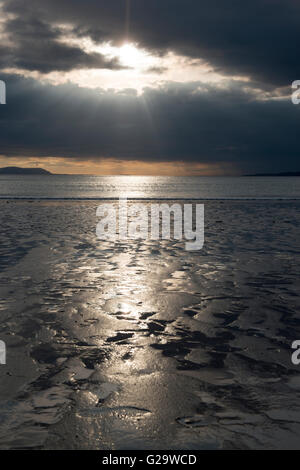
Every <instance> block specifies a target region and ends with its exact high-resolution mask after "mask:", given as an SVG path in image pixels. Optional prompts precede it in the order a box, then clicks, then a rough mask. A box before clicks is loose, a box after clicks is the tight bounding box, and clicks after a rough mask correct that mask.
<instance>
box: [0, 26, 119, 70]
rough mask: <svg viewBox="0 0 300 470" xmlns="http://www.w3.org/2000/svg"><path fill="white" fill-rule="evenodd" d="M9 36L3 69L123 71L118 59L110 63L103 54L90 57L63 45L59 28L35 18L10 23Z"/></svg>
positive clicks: (3, 58)
mask: <svg viewBox="0 0 300 470" xmlns="http://www.w3.org/2000/svg"><path fill="white" fill-rule="evenodd" d="M5 32H6V34H7V36H8V39H9V40H10V42H11V43H12V44H10V45H7V46H6V47H4V46H2V48H3V49H4V51H5V52H4V53H3V54H1V59H0V67H2V68H5V67H16V68H19V69H24V70H30V71H39V72H41V73H48V72H52V71H70V70H73V69H77V68H106V69H121V68H123V67H122V66H121V65H120V64H119V62H118V61H117V60H116V59H111V60H107V59H106V58H105V57H104V56H103V55H102V54H98V53H86V52H85V51H83V50H82V49H80V48H79V47H76V46H71V45H68V44H66V43H63V42H62V41H60V40H61V39H62V31H61V30H60V29H59V28H57V27H52V26H51V25H49V24H48V23H46V22H43V21H40V20H39V19H37V18H35V17H30V18H26V17H25V18H23V17H22V18H21V17H17V18H14V19H12V20H7V21H6V23H5ZM2 48H1V49H2ZM1 49H0V52H1Z"/></svg>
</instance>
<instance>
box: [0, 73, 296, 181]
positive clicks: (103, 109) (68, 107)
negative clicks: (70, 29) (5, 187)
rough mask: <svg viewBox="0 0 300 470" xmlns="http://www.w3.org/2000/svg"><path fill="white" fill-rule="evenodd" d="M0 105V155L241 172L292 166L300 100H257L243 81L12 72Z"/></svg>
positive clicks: (6, 79)
mask: <svg viewBox="0 0 300 470" xmlns="http://www.w3.org/2000/svg"><path fill="white" fill-rule="evenodd" d="M2 78H4V79H5V81H6V83H7V84H8V85H9V86H8V90H9V94H8V97H7V101H8V104H7V105H6V106H0V154H3V155H7V156H8V157H9V156H14V157H16V156H18V157H19V156H37V157H43V156H44V157H51V156H55V157H56V156H58V157H65V158H73V159H78V160H82V161H83V160H90V159H94V160H97V159H98V160H101V159H103V158H114V159H121V160H128V159H130V160H134V159H136V160H144V161H153V162H155V161H186V162H200V163H218V162H220V163H222V162H232V163H233V164H235V165H236V166H237V168H240V170H241V171H245V172H252V171H258V170H259V171H265V170H270V167H271V169H272V171H282V170H286V169H289V170H293V169H294V170H297V169H298V163H297V162H298V160H299V152H300V141H299V138H298V128H299V117H300V114H299V112H300V106H299V107H298V106H294V105H292V103H291V101H290V100H286V101H284V100H274V101H260V100H258V99H256V98H255V95H254V94H253V91H249V90H247V89H245V88H244V86H245V83H244V84H243V83H241V82H238V83H233V82H232V83H231V85H230V84H229V83H228V84H227V87H225V88H222V89H221V88H217V89H215V88H213V87H210V86H203V85H201V84H195V83H193V84H181V85H180V84H172V83H170V84H168V85H165V86H164V87H162V88H160V89H150V88H149V89H147V90H145V92H144V94H143V95H142V96H137V95H136V94H135V93H130V92H129V91H127V92H124V93H113V92H104V91H101V90H86V89H82V88H78V87H76V86H72V85H61V86H57V87H54V86H50V85H41V84H40V83H39V82H37V81H34V80H29V79H22V78H17V77H15V76H7V77H2Z"/></svg>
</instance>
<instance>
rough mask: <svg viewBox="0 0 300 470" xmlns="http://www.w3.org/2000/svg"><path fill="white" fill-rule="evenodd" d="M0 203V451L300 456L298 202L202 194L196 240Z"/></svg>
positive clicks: (86, 214) (41, 205)
mask: <svg viewBox="0 0 300 470" xmlns="http://www.w3.org/2000/svg"><path fill="white" fill-rule="evenodd" d="M97 205H98V204H97V203H96V202H92V201H90V202H75V201H74V202H66V201H65V202H59V201H55V202H51V201H31V202H30V201H1V202H0V207H1V243H0V257H1V265H0V318H1V323H0V340H3V341H5V342H6V344H7V365H6V366H4V365H1V366H0V448H1V449H29V448H33V449H106V450H111V449H122V450H123V449H170V450H171V449H248V448H250V449H264V448H268V449H269V448H270V449H273V448H275V449H279V448H297V449H299V448H300V401H299V398H300V366H294V365H293V364H292V362H291V354H292V352H293V351H292V349H291V344H292V342H293V341H294V340H298V339H299V340H300V309H299V306H300V299H299V295H300V286H299V284H300V279H299V261H300V256H299V253H300V237H299V225H300V202H297V201H273V202H272V201H225V202H222V201H208V202H206V203H205V212H206V222H205V246H204V248H203V250H201V251H200V252H187V251H185V249H184V242H178V241H174V240H173V241H172V240H171V241H146V242H145V241H140V240H137V241H130V240H129V241H128V242H115V243H109V242H101V241H99V240H98V239H97V238H96V235H95V228H96V223H97V219H96V215H95V214H96V208H97Z"/></svg>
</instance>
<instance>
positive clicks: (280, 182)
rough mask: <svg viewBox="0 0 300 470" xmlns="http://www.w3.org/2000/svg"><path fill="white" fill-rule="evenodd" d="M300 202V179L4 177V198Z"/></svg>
mask: <svg viewBox="0 0 300 470" xmlns="http://www.w3.org/2000/svg"><path fill="white" fill-rule="evenodd" d="M120 197H123V198H126V197H127V198H128V199H150V200H151V199H173V200H174V199H202V200H214V199H216V200H218V199H229V200H230V199H254V200H255V199H271V200H280V199H300V177H202V176H188V177H187V176H183V177H174V176H81V175H51V176H24V175H16V176H15V175H5V176H4V175H1V176H0V199H50V200H51V199H59V200H60V199H66V200H68V199H75V200H77V199H78V200H98V199H99V200H101V199H118V198H120Z"/></svg>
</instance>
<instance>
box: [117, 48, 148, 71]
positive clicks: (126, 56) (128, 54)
mask: <svg viewBox="0 0 300 470" xmlns="http://www.w3.org/2000/svg"><path fill="white" fill-rule="evenodd" d="M118 56H119V58H120V62H121V63H122V64H123V65H124V66H128V67H134V68H140V67H143V66H145V65H147V63H149V56H148V54H147V53H146V52H145V51H143V50H141V49H137V47H135V46H134V45H133V44H124V45H123V46H121V47H120V48H119V51H118Z"/></svg>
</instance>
